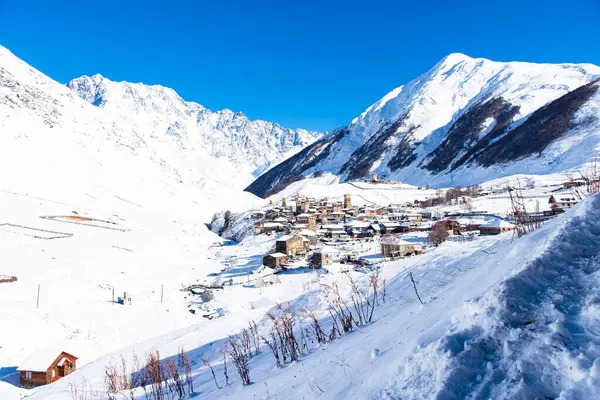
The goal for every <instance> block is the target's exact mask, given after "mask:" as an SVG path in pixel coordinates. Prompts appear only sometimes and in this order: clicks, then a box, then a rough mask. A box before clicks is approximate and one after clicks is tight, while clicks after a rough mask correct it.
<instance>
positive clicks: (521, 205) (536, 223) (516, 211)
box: [507, 179, 542, 237]
mask: <svg viewBox="0 0 600 400" xmlns="http://www.w3.org/2000/svg"><path fill="white" fill-rule="evenodd" d="M507 189H508V196H509V198H510V205H511V209H512V215H513V218H514V222H515V232H516V234H517V236H518V237H522V236H524V235H526V234H528V233H531V232H533V231H535V230H536V229H538V228H540V227H541V226H542V218H541V217H540V216H539V215H531V214H529V213H528V212H527V209H526V208H525V198H524V197H523V192H522V191H521V182H520V180H519V179H517V187H516V188H513V187H507Z"/></svg>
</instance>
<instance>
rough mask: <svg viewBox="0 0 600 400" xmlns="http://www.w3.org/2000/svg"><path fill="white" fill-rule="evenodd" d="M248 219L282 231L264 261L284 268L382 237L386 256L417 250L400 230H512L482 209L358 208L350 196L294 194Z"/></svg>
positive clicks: (325, 259)
mask: <svg viewBox="0 0 600 400" xmlns="http://www.w3.org/2000/svg"><path fill="white" fill-rule="evenodd" d="M459 217H460V218H459ZM484 217H486V218H484ZM490 217H493V218H490ZM252 218H253V220H255V227H254V229H255V233H256V234H272V233H277V234H282V235H283V236H281V237H280V238H279V239H277V241H276V244H275V248H274V249H273V251H272V252H271V253H270V254H267V255H266V256H265V257H264V259H263V264H264V265H266V266H268V267H271V268H280V267H283V266H285V265H287V264H288V263H290V262H291V261H292V260H294V259H298V258H300V257H302V258H303V257H306V256H307V255H308V254H309V253H310V254H312V256H311V258H310V262H311V264H313V265H314V266H315V267H322V266H324V265H328V264H330V263H331V262H333V260H334V259H335V258H336V257H337V256H339V255H338V254H336V252H337V250H336V249H335V248H333V247H332V246H334V245H339V244H344V243H348V242H352V241H355V240H370V239H371V238H373V237H375V236H381V237H382V238H383V239H382V241H381V246H382V247H381V252H382V255H383V256H385V257H388V256H390V257H396V256H400V257H402V256H406V255H413V254H420V253H421V252H422V246H420V245H416V244H414V243H408V242H405V241H403V240H402V239H401V238H400V236H401V235H400V234H402V233H408V232H427V231H431V230H432V228H433V227H434V225H438V226H440V225H441V226H443V229H446V230H447V231H448V234H449V235H466V236H474V234H477V235H478V234H480V233H481V234H492V235H494V234H499V233H503V232H507V231H510V230H513V229H514V228H515V226H514V225H513V224H511V223H509V222H507V221H505V220H503V219H501V218H499V217H495V216H491V215H490V214H487V213H485V212H473V213H471V214H465V213H462V214H457V215H456V216H453V215H451V214H450V215H449V214H443V213H442V214H440V213H436V212H432V211H428V210H423V209H415V208H414V207H412V204H411V203H403V204H390V205H387V206H362V207H358V206H354V205H352V197H351V195H350V194H346V195H344V197H343V200H341V201H333V200H330V199H327V198H321V199H315V198H310V197H306V196H302V195H296V196H294V197H293V198H292V199H290V200H289V201H288V199H285V198H284V199H282V200H281V202H280V203H279V204H278V205H276V206H274V207H272V208H271V209H269V210H267V211H265V212H256V213H254V214H253V215H252ZM465 221H466V222H465ZM322 246H324V247H322Z"/></svg>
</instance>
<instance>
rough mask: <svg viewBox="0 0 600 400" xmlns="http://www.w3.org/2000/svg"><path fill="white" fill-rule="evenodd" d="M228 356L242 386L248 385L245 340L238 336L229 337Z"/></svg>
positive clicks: (248, 357) (248, 359) (248, 356)
mask: <svg viewBox="0 0 600 400" xmlns="http://www.w3.org/2000/svg"><path fill="white" fill-rule="evenodd" d="M229 348H230V350H229V354H230V355H231V360H232V361H233V364H234V365H235V368H236V370H237V372H238V375H239V376H240V379H241V380H242V384H243V385H244V386H246V385H249V384H250V382H251V381H250V354H249V353H248V347H247V346H246V344H245V338H242V337H241V336H240V335H230V336H229Z"/></svg>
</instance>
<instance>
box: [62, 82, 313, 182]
mask: <svg viewBox="0 0 600 400" xmlns="http://www.w3.org/2000/svg"><path fill="white" fill-rule="evenodd" d="M67 86H68V87H69V88H70V89H72V90H73V91H74V92H75V93H77V95H78V96H79V97H81V98H82V99H83V100H85V101H87V102H88V103H90V104H92V105H94V106H97V107H100V108H102V109H103V110H105V111H106V112H110V113H112V114H114V115H117V116H118V117H119V118H120V119H122V120H125V121H128V122H129V123H130V124H132V125H135V126H137V127H138V128H139V129H140V130H141V131H143V132H145V134H146V135H147V136H148V137H149V138H153V139H158V140H167V141H173V142H175V143H176V144H177V146H178V147H180V148H181V149H184V150H189V151H191V152H198V151H202V152H207V153H208V154H209V155H211V156H212V157H215V158H217V157H218V158H223V159H225V160H227V161H229V162H230V163H232V164H233V165H234V166H237V167H239V168H241V169H248V168H249V169H250V171H251V172H252V174H253V175H254V176H255V177H256V176H258V175H259V174H260V173H262V172H263V171H264V170H266V169H267V168H268V167H269V166H270V165H271V164H273V163H277V162H279V161H282V160H283V159H285V158H286V157H289V156H290V155H292V154H294V153H295V152H297V151H299V150H301V149H302V148H304V147H305V146H306V145H308V144H311V143H312V142H314V141H315V140H316V139H318V138H319V137H321V134H319V133H316V132H309V131H307V130H304V129H288V128H284V127H282V126H280V125H279V124H276V123H273V122H267V121H260V120H257V121H250V120H249V119H248V118H247V117H246V116H245V115H244V114H242V113H240V112H237V113H234V112H233V111H231V110H228V109H225V110H220V111H216V112H213V111H210V110H209V109H207V108H205V107H203V106H201V105H200V104H198V103H194V102H186V101H184V100H183V99H182V98H181V97H180V96H179V95H178V94H177V93H176V92H175V91H174V90H173V89H169V88H166V87H163V86H160V85H152V86H149V85H144V84H141V83H129V82H113V81H111V80H109V79H106V78H104V77H102V76H101V75H94V76H91V77H89V76H82V77H80V78H77V79H73V80H72V81H71V82H69V83H68V85H67Z"/></svg>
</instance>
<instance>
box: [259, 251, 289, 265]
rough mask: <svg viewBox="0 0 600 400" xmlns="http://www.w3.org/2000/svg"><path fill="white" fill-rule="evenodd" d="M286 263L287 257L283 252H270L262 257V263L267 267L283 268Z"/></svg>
mask: <svg viewBox="0 0 600 400" xmlns="http://www.w3.org/2000/svg"><path fill="white" fill-rule="evenodd" d="M287 263H288V257H287V255H285V254H283V253H271V254H267V255H266V256H264V257H263V265H266V266H267V267H269V268H273V269H277V268H283V267H284V266H285V265H287Z"/></svg>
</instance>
